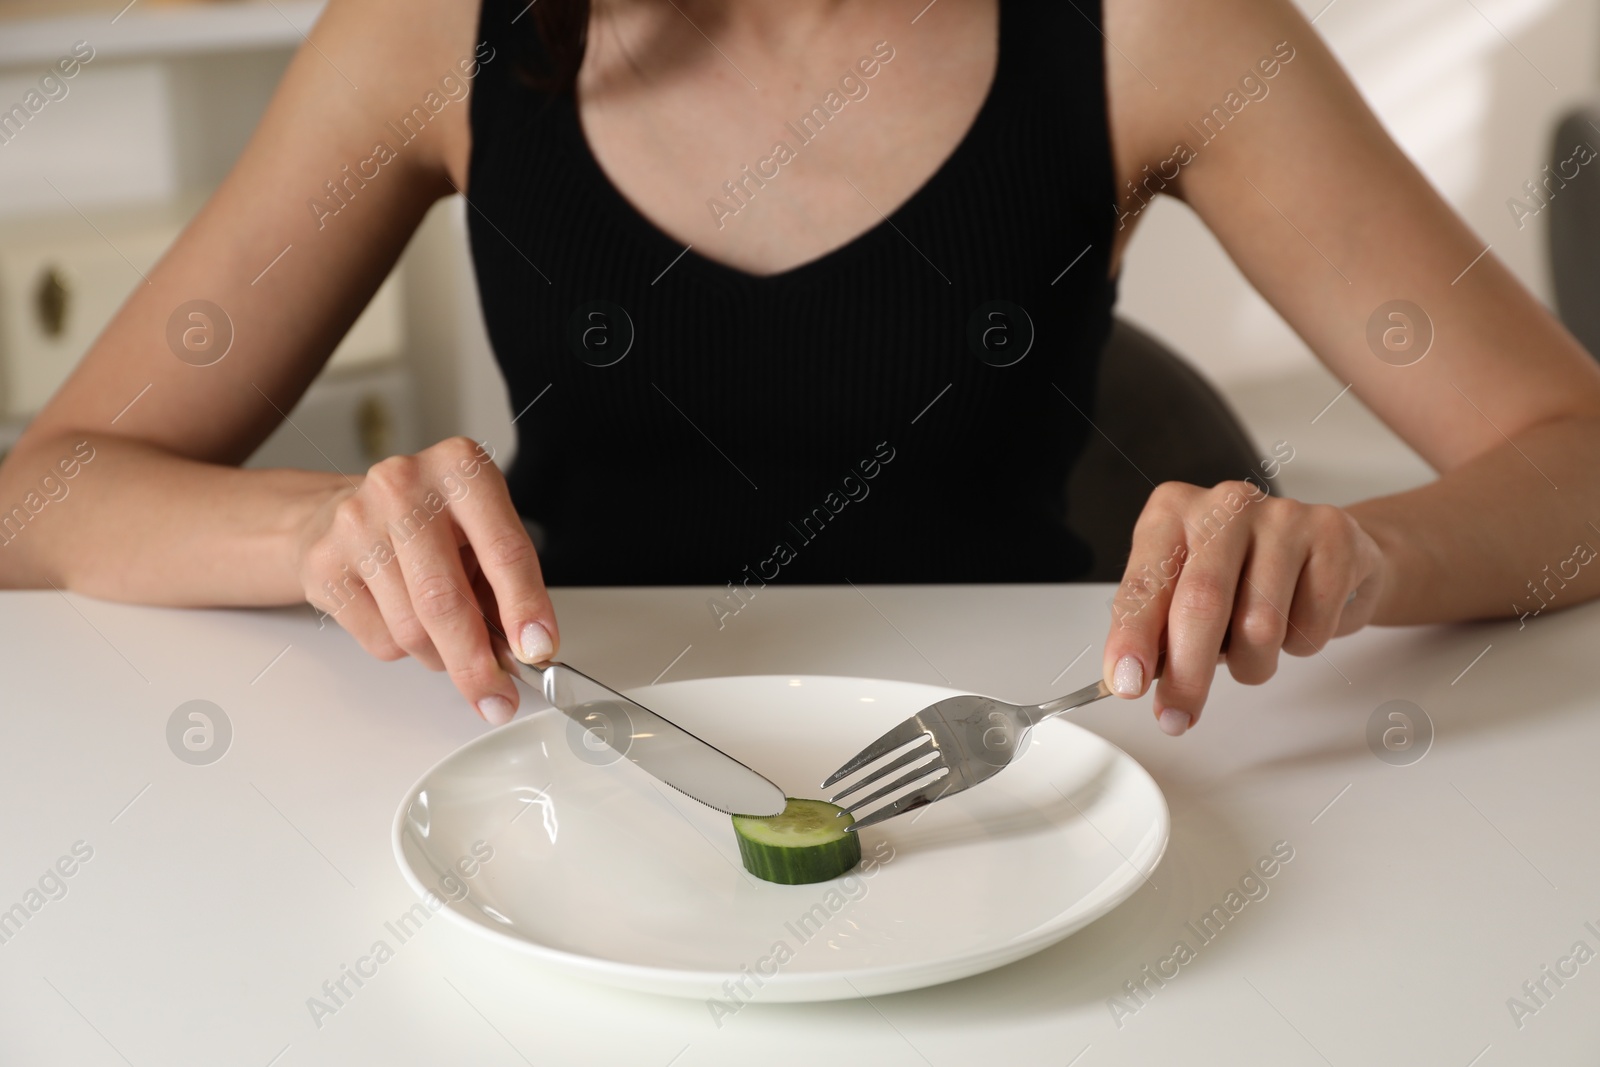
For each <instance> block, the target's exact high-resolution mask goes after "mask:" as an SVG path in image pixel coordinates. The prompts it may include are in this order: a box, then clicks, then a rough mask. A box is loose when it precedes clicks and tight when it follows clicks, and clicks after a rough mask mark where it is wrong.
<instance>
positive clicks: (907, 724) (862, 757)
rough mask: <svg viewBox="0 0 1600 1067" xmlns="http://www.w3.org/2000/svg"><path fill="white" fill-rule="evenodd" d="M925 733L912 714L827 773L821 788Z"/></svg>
mask: <svg viewBox="0 0 1600 1067" xmlns="http://www.w3.org/2000/svg"><path fill="white" fill-rule="evenodd" d="M925 733H927V731H926V730H924V729H923V728H922V724H921V723H919V722H918V721H917V717H916V716H915V715H913V716H912V717H911V718H909V719H906V720H904V721H903V722H901V723H900V724H899V725H898V726H895V727H893V728H891V729H890V730H889V731H888V732H887V733H885V734H884V735H883V736H882V737H879V738H878V739H877V740H876V741H874V742H872V744H870V745H868V746H867V747H866V748H864V749H862V750H861V751H860V752H857V753H856V754H855V755H854V756H853V757H851V759H850V762H848V763H846V764H845V765H844V766H843V767H840V768H839V769H838V770H836V771H834V772H833V773H832V774H830V775H828V780H827V781H825V782H823V783H822V788H824V789H828V788H830V787H831V786H833V785H836V784H837V783H838V782H839V781H841V780H842V779H845V778H848V777H850V776H851V775H852V774H854V773H856V772H857V771H859V770H860V769H861V768H863V767H865V766H866V765H867V764H869V763H871V762H872V761H873V760H876V759H881V758H882V757H884V756H887V755H888V754H889V753H891V752H893V751H894V750H895V749H897V748H899V747H900V746H901V745H904V744H906V743H907V742H910V741H915V740H916V739H917V738H918V737H919V736H921V735H923V734H925Z"/></svg>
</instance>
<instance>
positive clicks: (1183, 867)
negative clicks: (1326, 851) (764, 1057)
mask: <svg viewBox="0 0 1600 1067" xmlns="http://www.w3.org/2000/svg"><path fill="white" fill-rule="evenodd" d="M1168 784H1169V791H1168V798H1169V800H1170V801H1171V804H1172V816H1173V832H1172V841H1171V844H1170V845H1169V846H1168V849H1167V854H1166V856H1165V857H1164V858H1163V859H1162V861H1161V864H1160V866H1159V867H1157V868H1156V871H1155V873H1154V875H1153V877H1152V878H1151V880H1150V881H1148V882H1147V883H1146V884H1145V885H1144V886H1142V887H1141V888H1140V889H1139V890H1138V891H1137V892H1135V893H1134V894H1133V896H1131V897H1129V898H1128V900H1127V901H1126V902H1124V903H1123V904H1122V905H1120V906H1119V907H1118V908H1117V909H1116V910H1114V911H1113V912H1111V913H1110V914H1109V915H1106V916H1105V917H1103V918H1101V919H1099V920H1097V921H1095V922H1094V923H1092V924H1090V925H1089V926H1087V927H1085V928H1084V929H1083V930H1081V931H1079V932H1078V933H1076V934H1074V935H1072V936H1071V937H1069V938H1067V939H1066V940H1064V941H1062V942H1060V943H1058V944H1056V945H1053V946H1051V947H1050V948H1048V949H1045V950H1044V951H1042V952H1038V953H1036V954H1034V955H1032V956H1029V957H1027V958H1025V959H1022V960H1019V961H1017V962H1016V963H1012V964H1009V965H1007V966H1005V967H1001V968H998V969H997V970H993V971H989V972H986V973H984V974H979V975H975V976H973V977H971V978H964V979H961V980H959V981H955V982H948V983H945V984H943V985H939V986H933V987H931V988H928V989H921V990H913V991H910V992H906V993H896V994H889V995H886V996H881V997H873V998H872V1003H873V1004H874V1005H878V1006H880V1007H882V1008H883V1009H884V1011H885V1012H887V1013H889V1014H890V1015H892V1016H893V1017H894V1018H896V1019H908V1020H911V1019H925V1020H927V1021H928V1022H929V1024H930V1025H933V1024H935V1023H937V1024H940V1025H944V1026H949V1025H956V1026H960V1025H964V1024H969V1023H970V1024H972V1025H978V1024H980V1023H981V1025H983V1026H985V1027H989V1026H998V1025H1002V1024H1004V1023H1005V1022H1007V1021H1012V1020H1015V1021H1022V1020H1029V1021H1032V1022H1034V1023H1037V1022H1038V1021H1039V1020H1040V1019H1041V1018H1046V1019H1047V1018H1049V1017H1050V1016H1051V1015H1052V1014H1054V1013H1055V1012H1056V1011H1059V1010H1076V1009H1081V1008H1082V1007H1083V1006H1085V1005H1095V1006H1099V1007H1100V1008H1101V1010H1104V1011H1105V1012H1106V1013H1107V1015H1106V1018H1107V1019H1108V1021H1109V1020H1113V1019H1114V1016H1113V1013H1112V1010H1111V1007H1110V1006H1109V1004H1108V1003H1107V1002H1108V999H1109V998H1111V997H1119V998H1121V999H1122V1001H1123V1003H1124V1005H1126V1006H1128V1007H1131V1008H1133V1009H1135V1010H1134V1011H1133V1012H1132V1013H1131V1014H1123V1015H1122V1017H1121V1020H1120V1021H1121V1022H1122V1024H1123V1025H1124V1026H1128V1027H1131V1026H1136V1025H1138V1024H1139V1020H1138V1019H1137V1015H1138V1013H1139V1011H1142V1008H1141V1007H1140V1005H1139V1002H1137V1001H1134V1000H1132V999H1131V998H1129V997H1128V994H1127V992H1126V990H1125V989H1124V988H1123V983H1124V982H1126V981H1129V980H1133V981H1140V980H1144V981H1145V982H1146V985H1145V989H1146V990H1147V993H1146V995H1145V1003H1146V1004H1148V1003H1150V1002H1153V1001H1154V1000H1157V999H1160V997H1161V996H1162V988H1161V987H1158V986H1157V985H1156V984H1155V983H1154V982H1151V981H1149V980H1148V979H1144V977H1143V975H1142V974H1141V968H1143V967H1145V966H1146V965H1149V966H1150V967H1151V968H1152V969H1154V967H1155V966H1156V963H1157V961H1159V960H1161V959H1162V958H1164V957H1167V956H1169V955H1170V954H1171V953H1172V951H1173V948H1174V944H1175V942H1176V941H1178V940H1179V939H1182V940H1184V941H1185V942H1186V943H1187V945H1188V946H1189V948H1190V950H1191V951H1192V952H1193V958H1192V959H1191V960H1190V962H1188V963H1186V964H1183V965H1181V966H1180V967H1178V968H1177V973H1176V975H1175V976H1174V977H1172V978H1171V979H1168V980H1167V984H1168V985H1171V984H1174V983H1177V984H1181V983H1183V982H1185V981H1195V979H1194V978H1193V977H1192V975H1191V972H1193V971H1203V970H1207V969H1210V968H1212V967H1215V966H1217V965H1218V964H1220V963H1221V962H1222V961H1223V960H1225V959H1227V958H1229V957H1234V956H1237V955H1241V954H1246V955H1247V954H1249V953H1251V952H1252V951H1257V950H1258V946H1259V941H1260V939H1264V938H1267V937H1271V936H1275V935H1274V934H1273V932H1272V931H1271V930H1269V928H1268V927H1269V925H1270V924H1268V923H1266V922H1263V921H1261V919H1262V916H1261V915H1259V914H1252V913H1256V912H1267V911H1270V909H1271V908H1272V895H1273V894H1274V893H1276V892H1278V891H1279V887H1280V885H1282V884H1285V883H1286V882H1287V881H1291V880H1292V879H1293V875H1294V864H1293V862H1292V861H1290V862H1289V863H1288V864H1287V865H1284V866H1282V867H1281V868H1280V869H1279V871H1278V872H1277V875H1276V877H1274V878H1272V879H1264V880H1261V881H1262V882H1263V883H1264V884H1265V886H1266V893H1265V895H1264V896H1261V897H1260V899H1259V900H1257V901H1254V902H1250V903H1248V904H1247V905H1246V906H1245V907H1244V908H1243V909H1242V910H1241V911H1240V912H1239V913H1238V914H1237V915H1236V916H1234V917H1233V918H1232V919H1231V920H1230V921H1229V922H1228V923H1227V925H1226V928H1224V929H1222V930H1221V931H1220V933H1218V934H1215V935H1213V936H1212V937H1211V939H1210V940H1209V941H1201V940H1200V938H1199V937H1198V936H1197V935H1196V932H1195V931H1194V930H1192V929H1191V928H1190V927H1189V926H1188V925H1187V924H1189V923H1198V922H1199V921H1200V919H1201V917H1202V916H1203V915H1204V914H1205V913H1207V911H1208V910H1209V909H1210V908H1211V907H1212V906H1213V905H1215V904H1220V903H1221V902H1222V900H1223V898H1224V896H1225V895H1226V894H1227V893H1228V892H1229V890H1230V889H1235V888H1236V887H1237V886H1238V884H1239V881H1240V879H1241V877H1242V876H1244V875H1245V874H1247V873H1250V872H1251V870H1252V867H1253V865H1254V864H1255V863H1256V861H1257V860H1258V859H1260V858H1261V857H1262V856H1265V855H1267V854H1269V853H1270V852H1271V850H1272V845H1273V842H1270V841H1259V842H1246V841H1243V840H1240V839H1239V838H1238V837H1237V835H1235V834H1234V832H1233V829H1232V827H1230V826H1228V825H1226V824H1225V823H1223V822H1222V821H1221V820H1220V819H1219V818H1218V817H1217V816H1216V815H1215V814H1214V813H1213V812H1212V811H1211V810H1209V809H1208V808H1207V807H1206V805H1205V803H1204V801H1203V800H1202V799H1201V798H1200V797H1198V796H1193V795H1184V794H1183V793H1182V792H1181V786H1180V787H1179V788H1178V789H1172V788H1170V786H1171V783H1168ZM891 1005H892V1006H891ZM863 1011H868V1012H870V1011H872V1008H871V1007H869V1006H867V1005H864V1004H862V1003H860V1002H859V1001H830V1002H826V1003H817V1004H763V1003H762V1002H761V1001H760V999H759V998H757V999H756V1000H755V1001H753V1002H751V1003H750V1004H748V1005H747V1006H746V1007H745V1008H744V1009H743V1010H742V1011H741V1015H744V1014H748V1015H749V1016H750V1017H751V1018H752V1019H753V1020H754V1019H759V1018H760V1016H761V1015H763V1014H765V1013H767V1012H771V1013H773V1016H774V1018H776V1017H778V1015H779V1013H784V1012H799V1013H804V1014H805V1017H806V1018H807V1021H808V1022H815V1023H816V1024H817V1025H820V1026H827V1025H829V1024H830V1023H831V1022H837V1023H838V1024H839V1025H845V1024H846V1023H847V1022H852V1021H854V1020H856V1019H857V1018H858V1017H859V1015H860V1013H861V1012H863ZM1064 1051H1065V1052H1066V1053H1067V1055H1068V1056H1070V1054H1071V1053H1072V1051H1074V1050H1070V1049H1068V1050H1064Z"/></svg>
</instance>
